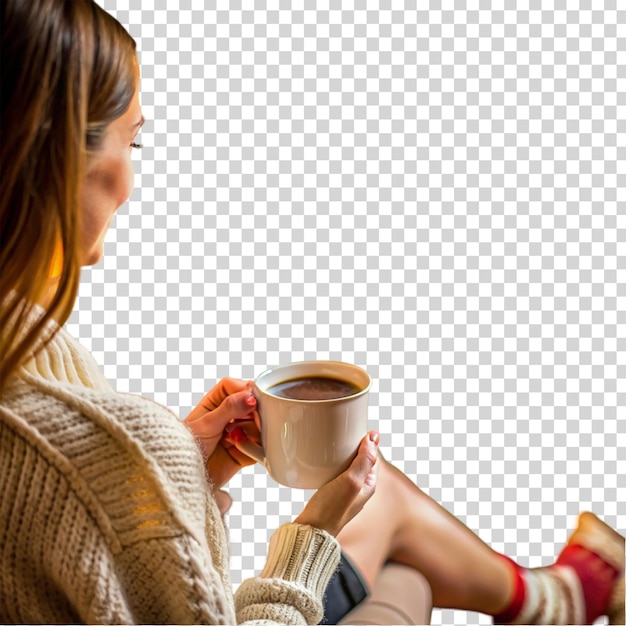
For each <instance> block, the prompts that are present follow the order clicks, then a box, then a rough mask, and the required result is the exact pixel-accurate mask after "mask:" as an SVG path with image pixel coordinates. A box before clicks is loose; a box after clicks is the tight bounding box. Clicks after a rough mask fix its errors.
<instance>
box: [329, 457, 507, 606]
mask: <svg viewBox="0 0 626 626" xmlns="http://www.w3.org/2000/svg"><path fill="white" fill-rule="evenodd" d="M380 461H381V463H380V468H379V473H378V484H377V487H376V493H375V494H374V496H373V497H372V498H371V500H370V501H369V502H368V503H367V504H366V505H365V508H364V509H363V511H362V512H361V513H360V514H359V515H357V516H356V517H355V518H354V519H353V520H352V521H351V522H350V523H349V524H348V525H347V526H346V527H345V528H344V529H343V530H342V531H341V533H339V535H338V537H337V539H338V540H339V543H340V544H341V547H342V549H343V550H344V551H345V553H346V554H347V555H348V557H349V558H350V559H351V560H352V561H353V563H354V564H355V565H356V566H357V567H358V568H359V570H360V571H361V573H362V575H363V577H364V578H365V581H366V582H367V584H368V585H369V586H370V588H371V587H373V585H374V582H375V580H376V578H377V576H378V574H379V572H380V570H381V568H382V566H383V565H384V563H385V562H386V561H395V562H398V563H403V564H405V565H409V566H411V567H413V568H415V569H417V570H418V571H420V572H421V573H422V574H424V576H425V577H426V578H427V580H428V582H429V584H430V586H431V590H432V596H433V598H432V599H433V606H436V607H440V608H456V609H463V610H470V611H479V612H481V613H487V614H491V615H494V614H497V613H499V612H500V611H501V610H503V609H504V607H506V606H507V605H508V603H509V602H510V599H511V596H512V593H513V584H514V570H513V567H512V566H511V565H510V564H509V563H508V562H507V561H505V560H504V559H503V558H502V557H501V556H500V555H498V554H497V553H496V552H494V551H493V550H492V549H491V548H490V547H489V546H487V545H486V544H485V543H484V542H483V541H482V540H481V539H479V538H478V536H477V535H475V534H474V533H473V532H472V531H471V530H469V529H468V528H467V527H466V526H464V525H463V524H462V523H461V522H460V521H459V520H457V519H456V518H455V517H454V516H453V515H451V514H450V513H448V512H447V511H446V510H445V509H444V508H442V507H441V506H440V505H438V504H437V503H436V502H435V501H434V500H432V499H431V498H430V497H429V496H427V495H426V494H425V493H424V492H422V491H421V490H420V489H419V488H418V487H417V486H416V485H414V484H413V483H412V482H411V481H410V480H409V479H408V478H407V477H406V476H405V475H404V474H402V472H400V471H399V470H397V469H396V468H394V467H393V466H391V465H390V464H389V463H387V462H385V461H384V460H383V459H382V458H381V459H380Z"/></svg>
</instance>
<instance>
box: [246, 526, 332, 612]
mask: <svg viewBox="0 0 626 626" xmlns="http://www.w3.org/2000/svg"><path fill="white" fill-rule="evenodd" d="M339 558H340V554H339V544H338V543H337V541H336V540H335V539H334V538H333V537H332V536H331V535H329V534H328V533H326V532H324V531H322V530H319V529H317V528H313V527H311V526H304V525H301V524H285V525H284V526H281V527H280V528H279V529H278V530H277V531H276V532H275V533H274V535H273V536H272V538H271V540H270V546H269V552H268V557H267V562H266V564H265V567H264V568H263V571H262V572H261V574H260V575H259V576H258V577H256V578H251V579H249V580H246V581H244V582H243V583H242V585H241V586H240V587H239V589H238V590H237V593H236V594H235V609H236V611H237V621H238V622H240V623H245V622H251V621H258V620H267V621H270V622H278V623H281V624H317V623H318V622H319V621H320V620H321V619H322V617H323V605H322V599H323V595H324V591H325V590H326V587H327V585H328V582H329V581H330V578H331V576H332V574H333V572H334V571H335V569H336V568H337V565H338V564H339Z"/></svg>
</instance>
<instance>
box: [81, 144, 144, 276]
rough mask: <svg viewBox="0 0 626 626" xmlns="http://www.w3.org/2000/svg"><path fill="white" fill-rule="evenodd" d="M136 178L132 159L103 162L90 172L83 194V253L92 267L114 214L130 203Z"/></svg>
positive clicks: (99, 252)
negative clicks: (127, 202) (129, 199)
mask: <svg viewBox="0 0 626 626" xmlns="http://www.w3.org/2000/svg"><path fill="white" fill-rule="evenodd" d="M133 178H134V176H133V166H132V162H131V160H130V156H129V157H127V158H119V159H106V160H103V161H101V162H100V163H99V164H98V166H97V167H95V168H94V169H93V170H91V171H90V172H89V173H88V175H87V178H86V180H85V187H84V195H83V198H84V200H83V207H84V213H83V245H84V247H85V249H84V251H83V252H84V256H85V258H86V259H90V260H89V261H88V263H89V264H91V263H93V262H95V261H94V259H96V257H99V256H100V255H101V250H100V248H101V246H102V240H103V239H104V235H105V234H106V231H107V230H108V228H109V226H110V225H111V222H112V220H113V216H114V215H115V211H117V209H119V208H120V206H121V205H122V204H124V202H126V200H128V197H129V196H130V194H131V192H132V189H133ZM95 248H97V250H96V249H95ZM91 257H94V259H92V258H91ZM96 260H97V259H96Z"/></svg>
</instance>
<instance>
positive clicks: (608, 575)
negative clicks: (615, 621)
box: [556, 545, 619, 624]
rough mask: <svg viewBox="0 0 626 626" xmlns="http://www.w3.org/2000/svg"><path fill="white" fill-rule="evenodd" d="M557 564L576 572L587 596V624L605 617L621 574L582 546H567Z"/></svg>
mask: <svg viewBox="0 0 626 626" xmlns="http://www.w3.org/2000/svg"><path fill="white" fill-rule="evenodd" d="M556 564H557V565H564V566H568V567H571V568H572V569H573V570H574V571H575V572H576V575H577V576H578V578H579V580H580V584H581V586H582V588H583V594H584V596H585V613H586V620H587V621H586V623H587V624H592V623H593V622H595V621H596V619H598V617H600V615H604V612H605V611H606V608H607V606H608V604H609V600H610V599H611V592H612V591H613V585H614V584H615V579H616V578H617V576H618V574H619V572H618V571H617V570H616V569H615V568H613V567H611V566H610V565H609V564H608V563H606V562H605V561H603V560H602V559H601V558H600V557H599V556H598V555H597V554H594V553H593V552H591V551H590V550H587V548H585V547H583V546H580V545H568V546H565V548H564V549H563V551H562V552H561V554H559V558H558V559H557V560H556Z"/></svg>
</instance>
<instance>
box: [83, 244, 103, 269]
mask: <svg viewBox="0 0 626 626" xmlns="http://www.w3.org/2000/svg"><path fill="white" fill-rule="evenodd" d="M103 256H104V250H103V248H102V246H98V247H95V248H93V249H91V250H87V251H86V252H84V253H83V261H82V263H81V265H82V267H89V266H90V265H95V264H96V263H98V262H100V260H101V259H102V257H103Z"/></svg>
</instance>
